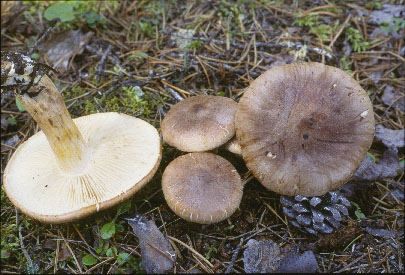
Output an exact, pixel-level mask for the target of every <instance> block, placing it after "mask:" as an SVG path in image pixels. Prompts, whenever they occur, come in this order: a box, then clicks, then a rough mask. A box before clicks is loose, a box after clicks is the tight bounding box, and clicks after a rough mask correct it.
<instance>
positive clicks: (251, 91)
mask: <svg viewBox="0 0 405 275" xmlns="http://www.w3.org/2000/svg"><path fill="white" fill-rule="evenodd" d="M235 127H236V136H237V138H238V140H239V142H240V145H241V148H242V156H243V159H244V160H245V162H246V165H247V167H248V168H249V169H250V170H251V171H252V172H253V174H254V175H255V177H256V178H257V179H258V180H259V181H260V182H261V183H262V184H263V185H264V186H265V187H266V188H268V189H270V190H272V191H274V192H276V193H280V194H283V195H289V196H293V195H298V194H299V195H304V196H319V195H323V194H325V193H326V192H327V191H329V190H333V189H336V188H338V187H339V186H341V185H342V184H344V183H345V182H346V181H347V180H348V179H349V178H350V177H351V175H352V174H353V173H354V172H355V171H356V169H357V168H358V167H359V165H360V163H361V161H362V160H363V158H364V156H365V154H366V152H367V150H368V149H369V148H370V146H371V143H372V141H373V136H374V113H373V106H372V104H371V102H370V99H369V97H368V95H367V93H366V92H365V91H364V90H363V89H362V88H361V86H360V85H359V84H358V83H357V82H356V81H355V80H354V79H353V78H352V77H350V76H349V75H348V74H347V73H345V72H343V71H342V70H340V69H337V68H334V67H331V66H326V65H323V64H320V63H297V64H291V65H285V66H279V67H274V68H272V69H270V70H268V71H266V72H265V73H264V74H262V75H261V76H260V77H258V78H257V79H256V80H254V81H253V82H252V83H251V85H250V86H249V87H248V88H247V90H246V92H245V93H244V95H243V97H242V98H241V100H240V102H239V104H238V107H237V111H236V115H235Z"/></svg>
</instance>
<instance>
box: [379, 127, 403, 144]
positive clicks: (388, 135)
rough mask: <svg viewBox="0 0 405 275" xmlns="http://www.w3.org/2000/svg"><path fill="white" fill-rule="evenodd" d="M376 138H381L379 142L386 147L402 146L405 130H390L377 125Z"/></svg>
mask: <svg viewBox="0 0 405 275" xmlns="http://www.w3.org/2000/svg"><path fill="white" fill-rule="evenodd" d="M375 137H376V139H379V140H381V142H382V143H383V144H384V145H385V146H387V147H393V146H394V147H397V148H401V147H404V144H405V131H404V129H402V130H391V129H387V128H385V127H384V126H381V125H377V127H376V129H375Z"/></svg>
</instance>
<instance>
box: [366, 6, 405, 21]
mask: <svg viewBox="0 0 405 275" xmlns="http://www.w3.org/2000/svg"><path fill="white" fill-rule="evenodd" d="M404 14H405V6H404V5H388V4H384V5H382V9H381V10H374V11H373V12H372V13H371V14H370V19H369V20H368V23H371V24H376V25H380V24H381V23H383V22H387V23H389V22H391V21H392V19H393V18H394V17H399V18H403V16H404Z"/></svg>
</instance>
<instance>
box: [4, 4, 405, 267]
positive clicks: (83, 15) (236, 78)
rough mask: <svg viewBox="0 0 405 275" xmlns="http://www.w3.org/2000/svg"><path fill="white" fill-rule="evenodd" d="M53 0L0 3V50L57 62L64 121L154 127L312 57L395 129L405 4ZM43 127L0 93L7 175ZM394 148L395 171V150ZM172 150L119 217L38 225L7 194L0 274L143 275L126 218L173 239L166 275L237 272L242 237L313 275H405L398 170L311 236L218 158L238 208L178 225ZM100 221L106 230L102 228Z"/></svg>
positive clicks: (400, 122)
mask: <svg viewBox="0 0 405 275" xmlns="http://www.w3.org/2000/svg"><path fill="white" fill-rule="evenodd" d="M60 3H62V2H60ZM52 4H53V2H51V1H39V2H25V3H23V4H19V5H16V6H13V7H11V9H10V10H9V11H8V14H4V15H3V12H6V11H5V10H4V9H3V4H2V19H1V20H2V26H1V50H2V51H3V50H19V51H25V52H30V54H31V56H32V58H33V59H35V60H37V61H38V62H40V63H46V64H49V65H50V66H53V67H54V68H55V69H56V70H57V72H58V73H57V74H54V75H53V76H52V78H53V79H54V82H55V83H56V86H57V87H58V88H59V89H60V90H61V91H62V94H63V97H64V99H65V103H66V106H67V107H68V110H69V111H70V113H71V115H72V117H73V118H76V117H80V116H83V115H88V114H93V113H98V112H121V113H125V114H128V115H132V116H135V117H138V118H142V119H144V120H146V121H148V122H149V123H151V124H152V125H154V126H155V127H156V128H157V129H158V130H159V131H160V123H161V121H162V119H163V117H164V115H165V114H166V113H167V111H168V110H170V108H171V107H172V106H173V105H174V104H176V103H177V102H178V101H179V99H181V98H186V97H189V96H193V95H201V94H209V95H216V96H226V97H230V98H232V99H234V100H236V101H239V99H240V98H241V96H242V95H243V92H244V89H245V88H246V87H247V86H249V83H250V82H251V81H252V80H254V79H255V78H256V77H257V76H259V75H260V74H261V73H263V72H264V71H266V70H267V69H269V68H271V67H273V66H278V65H283V64H290V63H294V62H309V61H314V62H321V63H324V64H327V65H330V66H334V67H337V68H340V69H342V70H344V71H346V72H347V73H349V74H350V75H352V76H353V78H354V79H356V80H357V81H358V82H359V83H360V85H361V86H362V87H363V89H364V90H365V91H366V92H367V93H368V95H369V96H370V99H371V102H372V104H373V106H374V112H375V119H376V125H382V126H384V127H385V128H389V129H393V130H403V129H404V123H405V121H404V120H405V119H404V118H405V117H404V111H405V110H404V107H405V104H404V87H405V81H404V80H405V79H404V75H405V66H404V62H405V45H404V43H403V42H404V35H405V21H404V20H403V18H404V14H405V11H404V1H403V0H400V1H380V0H373V1H328V0H319V1H282V0H275V1H270V0H251V1H249V0H238V1H236V0H235V1H234V0H221V1H159V0H156V1H116V2H113V1H111V2H109V1H100V2H98V1H83V2H80V1H77V2H72V3H71V4H68V5H66V3H65V4H63V3H62V4H61V6H58V7H57V8H53V9H51V8H49V7H50V6H51V5H52ZM69 5H70V7H69ZM44 34H45V35H44ZM41 37H42V39H41V40H39V39H40V38H41ZM2 81H3V80H2ZM39 130H40V129H39V128H38V126H37V125H36V123H35V121H34V120H33V119H32V118H31V116H30V115H29V114H27V112H26V111H24V110H23V108H22V107H21V106H19V105H18V104H16V100H15V97H14V96H13V93H12V92H8V93H4V94H3V93H2V98H1V172H2V175H3V171H4V169H5V166H6V165H7V162H8V160H9V159H10V157H11V156H12V154H13V153H14V151H15V149H16V148H17V147H18V146H19V145H20V144H21V143H23V142H24V141H25V140H27V139H28V138H29V137H30V136H32V135H33V134H35V133H36V132H38V131H39ZM386 150H387V148H386V147H385V145H384V144H382V142H381V141H379V140H376V139H375V140H374V142H373V144H372V146H371V148H370V150H369V153H368V155H369V156H371V157H372V158H373V159H374V160H376V161H377V162H378V161H379V160H380V159H382V156H383V154H384V152H385V151H386ZM398 151H399V152H398V162H399V163H400V165H402V167H403V163H404V155H405V154H404V150H403V147H402V148H399V149H398ZM181 154H182V153H181V152H180V151H177V150H176V149H174V148H172V147H170V146H169V145H167V144H163V159H162V161H161V164H160V168H159V170H158V171H157V173H156V175H155V176H154V178H153V180H152V181H151V182H150V183H149V184H147V185H146V186H145V187H144V188H143V189H142V190H140V191H139V192H138V193H137V194H136V195H135V196H134V197H133V198H131V199H130V200H129V202H127V203H126V204H125V211H124V212H125V213H124V214H121V212H123V211H120V213H118V214H117V208H113V209H110V210H106V211H102V212H100V213H97V214H94V215H92V216H89V217H87V218H85V219H83V220H80V221H78V222H74V223H67V224H61V225H47V224H42V223H40V222H38V221H35V220H33V219H31V218H29V217H27V216H25V215H24V214H23V213H21V212H20V211H19V210H17V209H16V208H15V207H14V206H13V204H12V203H11V202H10V201H9V199H8V198H7V195H6V194H5V191H4V188H3V185H2V186H1V272H2V274H6V273H22V272H30V273H36V272H40V273H56V272H58V273H59V272H63V273H65V272H66V273H124V274H125V273H134V272H137V273H141V272H143V270H142V267H141V265H140V262H141V251H140V247H139V244H138V239H137V238H136V237H135V235H134V234H133V233H132V230H131V228H130V226H129V225H128V224H127V222H126V221H125V220H124V219H123V218H124V217H128V216H131V215H133V214H135V213H137V214H142V215H144V216H146V217H147V218H148V219H151V220H154V222H155V223H156V225H157V226H158V227H159V229H160V230H161V231H162V232H164V233H165V234H167V235H168V236H170V237H171V239H172V241H173V240H174V241H173V243H172V244H173V245H174V246H175V248H176V251H177V254H178V255H177V260H176V263H175V268H174V271H175V272H181V273H184V272H219V273H223V272H225V271H226V269H227V268H228V266H229V265H230V263H231V262H232V263H231V264H232V265H233V266H232V269H233V271H234V272H244V270H245V269H244V262H243V257H244V256H243V251H244V250H245V249H246V248H247V247H248V245H247V242H248V241H249V240H250V239H255V240H258V241H268V240H272V241H273V242H275V243H277V244H278V245H279V246H280V247H282V248H284V249H295V250H296V251H301V252H303V251H307V250H311V251H312V252H313V253H314V255H315V257H316V261H317V270H318V271H319V272H378V273H379V272H399V273H402V272H404V248H403V241H404V197H403V191H404V190H403V189H404V172H403V168H402V170H401V169H400V170H399V172H398V174H397V175H396V176H395V177H389V178H384V179H381V180H378V181H372V182H369V183H367V184H365V185H362V189H361V191H357V192H356V193H355V194H354V195H353V196H352V197H351V198H350V201H351V202H352V203H353V205H354V206H355V207H352V208H351V209H350V211H349V216H348V217H347V218H345V220H344V221H343V222H342V227H341V228H340V229H339V230H337V231H336V232H335V233H332V234H326V235H320V236H318V237H316V236H312V235H310V234H306V233H303V232H301V231H299V230H297V229H295V228H294V227H293V226H291V224H289V223H288V220H287V219H286V217H285V216H284V214H283V211H282V207H281V204H280V196H279V195H278V194H275V193H273V192H270V191H268V190H266V189H265V188H264V187H263V186H262V185H261V184H260V183H259V182H258V181H257V180H255V179H254V178H253V177H251V174H250V173H249V171H248V170H247V168H246V166H245V165H244V163H243V161H242V160H241V159H240V158H238V157H235V156H233V155H232V154H230V153H227V152H226V151H224V150H219V154H220V155H222V156H224V157H225V158H227V159H228V160H230V161H231V162H232V163H233V164H234V165H235V167H236V168H237V170H238V171H239V173H240V174H241V176H242V179H243V180H244V181H245V182H246V186H245V188H244V194H243V199H242V203H241V205H240V207H239V209H238V210H237V211H236V213H234V214H233V215H232V216H231V217H230V218H229V219H227V220H225V221H223V222H220V223H217V224H212V225H200V224H194V223H190V222H187V221H184V220H182V219H180V218H179V217H178V216H176V215H175V214H174V213H173V212H172V211H171V210H170V208H169V207H168V205H167V204H166V202H165V199H164V197H163V193H162V189H161V185H160V180H161V176H162V173H163V171H164V169H165V167H166V166H167V164H168V163H169V162H170V161H171V160H173V159H174V158H176V157H178V156H180V155H181ZM121 209H122V206H121ZM117 216H118V217H117ZM106 224H109V225H113V227H114V229H115V230H114V232H112V231H109V232H106V230H108V228H107V227H106V226H105V225H106ZM106 228H107V229H106ZM109 228H110V229H111V226H110V227H109ZM370 228H372V229H373V230H370ZM175 240H178V241H181V242H182V243H183V244H185V245H183V244H182V243H180V242H177V241H175ZM235 251H238V252H239V251H240V252H239V253H234V252H235ZM234 254H235V255H236V256H235V257H236V258H235V259H234V261H231V260H232V256H233V255H234ZM204 259H205V260H204Z"/></svg>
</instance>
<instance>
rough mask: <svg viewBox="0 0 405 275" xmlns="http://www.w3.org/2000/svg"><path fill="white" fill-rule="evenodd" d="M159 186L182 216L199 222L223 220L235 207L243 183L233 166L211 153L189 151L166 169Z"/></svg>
mask: <svg viewBox="0 0 405 275" xmlns="http://www.w3.org/2000/svg"><path fill="white" fill-rule="evenodd" d="M162 189H163V194H164V196H165V199H166V201H167V204H168V205H169V207H170V208H171V209H172V210H173V211H174V212H175V213H176V214H177V215H178V216H180V217H181V218H183V219H185V220H187V221H190V222H196V223H201V224H211V223H216V222H220V221H222V220H225V219H226V218H228V217H229V216H230V215H232V214H233V213H234V212H235V210H236V209H237V208H238V206H239V204H240V201H241V199H242V190H243V184H242V180H241V178H240V176H239V174H238V172H237V171H236V169H235V167H233V165H232V164H231V163H230V162H229V161H227V160H226V159H224V158H222V157H220V156H217V155H214V154H211V153H189V154H186V155H183V156H180V157H178V158H176V159H175V160H173V161H172V162H171V163H170V164H169V165H168V166H167V167H166V169H165V171H164V173H163V177H162Z"/></svg>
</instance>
